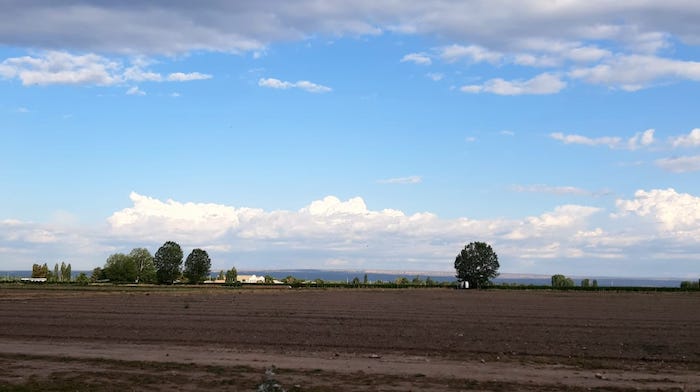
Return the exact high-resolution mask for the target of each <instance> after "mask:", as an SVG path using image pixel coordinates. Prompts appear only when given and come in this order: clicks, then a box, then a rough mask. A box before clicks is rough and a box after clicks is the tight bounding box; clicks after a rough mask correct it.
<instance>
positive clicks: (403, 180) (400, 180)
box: [377, 176, 423, 184]
mask: <svg viewBox="0 0 700 392" xmlns="http://www.w3.org/2000/svg"><path fill="white" fill-rule="evenodd" d="M422 181H423V178H422V177H421V176H410V177H397V178H386V179H383V180H379V181H377V182H378V183H380V184H419V183H421V182H422Z"/></svg>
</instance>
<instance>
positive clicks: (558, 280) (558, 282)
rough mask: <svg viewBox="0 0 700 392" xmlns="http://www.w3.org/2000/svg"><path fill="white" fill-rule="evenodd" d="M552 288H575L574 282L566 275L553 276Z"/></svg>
mask: <svg viewBox="0 0 700 392" xmlns="http://www.w3.org/2000/svg"><path fill="white" fill-rule="evenodd" d="M552 287H574V281H573V279H571V278H567V277H566V276H564V275H561V274H557V275H552Z"/></svg>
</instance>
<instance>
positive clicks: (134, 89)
mask: <svg viewBox="0 0 700 392" xmlns="http://www.w3.org/2000/svg"><path fill="white" fill-rule="evenodd" d="M126 95H146V92H144V91H142V90H141V89H139V87H138V86H133V87H131V88H129V89H128V90H126Z"/></svg>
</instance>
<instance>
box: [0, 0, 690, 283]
mask: <svg viewBox="0 0 700 392" xmlns="http://www.w3.org/2000/svg"><path fill="white" fill-rule="evenodd" d="M3 3H4V4H3V9H5V10H8V12H3V15H2V16H0V25H1V26H3V27H2V28H0V91H1V92H2V93H1V94H0V140H2V145H3V147H4V148H3V154H1V155H0V182H1V183H2V184H3V186H2V190H3V192H0V269H28V268H29V267H31V264H32V263H35V262H47V263H49V264H53V263H55V262H60V261H67V262H70V263H71V264H72V265H73V268H74V269H91V268H93V267H95V266H100V265H102V264H103V263H104V260H105V259H106V257H107V256H108V255H109V254H111V253H115V252H128V251H129V250H131V248H133V247H141V246H143V247H147V248H148V249H149V250H151V251H152V252H155V250H156V249H157V248H158V246H160V245H161V244H162V243H163V242H165V241H167V240H176V241H178V242H180V243H181V244H182V245H183V248H184V249H185V252H186V253H187V252H189V251H190V250H191V249H193V248H195V247H202V248H204V249H207V250H208V251H209V253H210V254H211V256H212V260H213V266H214V268H216V269H218V268H229V267H230V266H231V265H235V266H237V267H238V268H240V269H260V268H350V269H389V270H399V271H449V270H451V269H452V263H453V261H454V257H455V255H456V254H457V253H458V252H459V250H460V249H461V248H462V247H463V246H464V245H465V244H466V243H468V242H471V241H486V242H489V243H490V244H492V245H493V247H494V248H495V250H496V251H497V253H498V254H499V258H500V261H501V266H502V267H501V270H502V271H503V272H513V273H541V274H554V273H564V274H570V275H581V276H586V275H597V276H600V275H624V276H648V277H653V276H664V277H667V276H674V277H697V276H698V275H699V274H700V259H698V255H699V254H700V185H699V184H700V181H698V180H699V179H700V177H699V176H700V175H699V173H700V123H698V114H697V109H698V104H697V102H700V89H698V81H700V62H698V61H699V60H698V57H699V55H700V51H699V44H700V28H698V27H697V24H696V23H695V21H696V20H698V19H697V18H698V17H700V6H699V5H696V4H694V3H693V2H683V1H669V2H664V4H645V3H642V2H636V1H629V2H615V4H610V3H609V2H602V1H601V2H598V1H585V2H584V1H571V2H566V3H562V4H555V5H552V3H551V2H548V1H537V0H531V1H523V2H518V3H517V4H513V3H511V2H498V1H471V2H461V1H459V2H457V1H455V2H451V1H443V2H419V3H416V4H401V3H396V4H376V3H375V2H365V1H350V2H348V1H343V2H336V1H327V2H322V3H319V2H311V1H308V2H307V1H299V2H294V3H288V2H277V1H270V2H263V3H262V4H259V2H246V1H241V2H235V3H232V4H229V3H228V2H216V1H204V2H197V3H196V6H195V5H191V4H190V2H180V1H172V2H141V3H139V4H136V5H134V4H126V5H120V6H112V5H109V4H101V3H100V2H94V1H93V2H90V1H84V0H77V1H71V2H68V1H55V2H50V3H46V2H41V1H5V2H3ZM37 21H40V23H39V22H37Z"/></svg>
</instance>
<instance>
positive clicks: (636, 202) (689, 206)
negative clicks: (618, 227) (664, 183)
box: [616, 188, 700, 239]
mask: <svg viewBox="0 0 700 392" xmlns="http://www.w3.org/2000/svg"><path fill="white" fill-rule="evenodd" d="M616 205H617V208H618V210H619V211H620V213H619V215H620V216H625V215H628V214H634V215H637V216H640V217H645V218H649V219H648V220H649V222H650V223H652V224H654V225H657V226H658V227H659V228H660V229H662V230H663V231H666V232H680V233H683V232H692V233H694V234H695V235H700V197H697V196H693V195H691V194H688V193H679V192H677V191H676V190H675V189H673V188H668V189H653V190H650V191H645V190H638V191H637V192H635V194H634V199H631V200H625V199H619V200H617V201H616ZM695 238H696V239H697V237H695Z"/></svg>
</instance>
